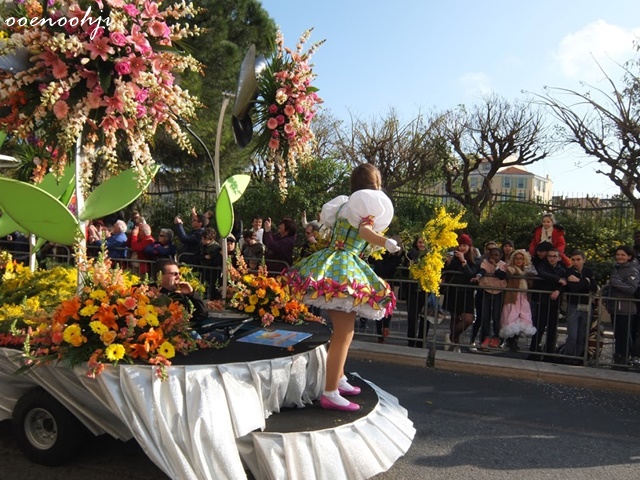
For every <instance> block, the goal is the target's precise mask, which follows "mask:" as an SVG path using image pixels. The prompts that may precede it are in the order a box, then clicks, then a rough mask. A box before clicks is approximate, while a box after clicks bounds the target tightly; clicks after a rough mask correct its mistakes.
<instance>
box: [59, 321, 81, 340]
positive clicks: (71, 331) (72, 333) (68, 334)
mask: <svg viewBox="0 0 640 480" xmlns="http://www.w3.org/2000/svg"><path fill="white" fill-rule="evenodd" d="M77 336H82V329H81V328H80V325H78V324H76V323H74V324H73V325H69V326H68V327H67V328H65V329H64V332H63V334H62V338H63V339H64V341H65V342H67V343H73V342H72V340H73V338H74V337H77Z"/></svg>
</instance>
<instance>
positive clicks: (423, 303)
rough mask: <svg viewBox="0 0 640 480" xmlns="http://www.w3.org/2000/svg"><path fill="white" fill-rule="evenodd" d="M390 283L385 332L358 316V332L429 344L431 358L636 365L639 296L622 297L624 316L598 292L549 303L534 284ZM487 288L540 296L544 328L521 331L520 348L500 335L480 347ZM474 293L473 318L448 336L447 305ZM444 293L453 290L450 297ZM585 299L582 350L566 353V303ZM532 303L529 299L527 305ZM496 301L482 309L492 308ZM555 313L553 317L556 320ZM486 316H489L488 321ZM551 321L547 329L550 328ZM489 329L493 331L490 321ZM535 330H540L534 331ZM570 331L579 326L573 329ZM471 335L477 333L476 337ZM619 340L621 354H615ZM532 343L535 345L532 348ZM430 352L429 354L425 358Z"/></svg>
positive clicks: (538, 318) (536, 320) (537, 317)
mask: <svg viewBox="0 0 640 480" xmlns="http://www.w3.org/2000/svg"><path fill="white" fill-rule="evenodd" d="M523 278H526V279H527V280H536V279H537V278H536V277H523ZM387 281H389V283H390V284H391V285H392V286H394V290H395V291H396V296H397V297H398V302H397V306H396V310H395V311H394V313H393V315H392V318H391V320H390V323H389V326H388V336H386V337H385V336H383V335H381V332H380V329H379V328H377V327H378V326H377V325H376V324H375V322H373V321H370V320H367V319H364V318H358V319H357V320H356V334H357V335H358V336H361V337H363V338H370V339H377V341H378V342H380V343H393V344H396V345H397V344H400V345H403V344H404V345H407V346H409V347H416V348H426V349H429V353H430V355H429V357H430V361H434V359H435V356H437V352H438V351H443V350H453V351H457V352H460V353H461V354H464V353H473V354H476V353H478V354H479V353H483V354H489V355H491V354H493V355H511V356H517V357H518V358H525V359H530V360H537V361H549V362H560V363H566V364H572V365H583V366H594V367H611V366H615V367H617V368H620V369H637V368H640V300H637V299H626V298H625V299H623V300H622V301H623V302H629V303H632V304H634V305H635V306H636V311H637V312H638V313H636V314H635V315H622V314H620V313H618V312H617V311H616V310H614V312H613V314H611V313H610V312H609V311H608V310H607V309H606V308H604V305H605V303H609V302H613V303H614V305H616V304H619V303H620V301H621V299H620V298H615V297H607V296H603V295H602V293H601V292H600V291H598V292H597V293H592V294H567V293H564V294H562V295H561V297H560V298H559V302H557V303H554V302H549V301H548V297H549V295H550V293H551V292H549V291H547V290H535V289H526V290H520V289H513V288H500V287H483V286H479V285H474V284H467V285H458V284H455V283H441V285H440V296H439V297H438V298H435V297H434V296H433V295H430V294H428V293H426V292H423V291H422V290H421V289H420V288H419V286H418V284H417V282H415V281H414V280H409V279H406V278H392V279H387ZM486 289H489V290H492V291H499V292H501V293H502V294H504V293H505V292H510V291H511V292H525V293H526V294H527V297H528V299H529V300H531V297H534V299H535V297H538V298H539V301H538V302H534V303H536V304H534V305H532V306H533V308H532V322H533V326H534V327H536V328H537V329H541V327H542V326H543V325H544V326H546V328H544V332H540V334H538V335H537V336H536V337H535V341H534V342H533V343H534V345H532V337H531V336H524V335H521V336H520V337H519V338H518V341H517V347H518V350H517V351H515V350H513V349H512V348H510V345H509V344H508V343H505V342H504V340H505V339H500V345H499V346H498V347H494V348H491V347H489V348H481V333H480V332H481V322H482V316H481V313H480V312H481V311H482V310H481V309H482V306H483V302H481V301H480V299H483V293H484V291H485V290H486ZM465 294H466V295H473V307H472V311H473V323H472V324H471V325H469V326H468V328H466V329H465V331H464V332H463V333H462V334H461V335H460V339H459V341H458V342H457V343H454V342H453V339H452V321H453V319H452V318H451V312H449V311H447V310H445V308H444V307H445V305H447V304H453V303H456V301H457V300H458V298H456V296H460V295H465ZM447 295H452V296H453V298H450V299H449V301H447V300H446V296H447ZM579 299H587V302H586V304H584V307H580V310H579V311H580V312H581V313H584V316H585V317H586V321H585V322H584V330H580V331H581V333H582V335H581V336H580V338H583V339H584V340H583V341H584V343H583V344H582V343H581V346H582V348H581V349H580V350H583V352H584V353H583V354H581V355H579V354H576V353H573V354H571V353H567V351H566V348H565V346H566V340H567V335H568V333H569V328H568V325H567V320H568V319H567V314H568V313H571V312H570V311H569V307H568V306H569V304H570V303H574V301H575V300H579ZM531 304H532V302H531V301H530V305H531ZM492 308H495V307H494V306H490V307H489V308H488V309H486V307H485V313H486V312H487V311H488V312H489V313H491V312H492ZM556 315H557V321H555V318H556ZM488 321H490V320H488ZM549 324H551V329H549V326H550V325H549ZM489 328H490V329H491V330H490V334H491V336H493V335H494V334H495V331H494V330H493V326H492V325H489ZM538 331H539V330H538ZM573 331H576V333H577V330H575V329H574V330H572V332H571V333H573ZM474 334H475V338H474ZM616 345H618V347H617V348H618V351H619V352H620V354H619V356H615V355H614V352H615V351H616ZM532 348H533V350H532ZM429 357H428V358H429Z"/></svg>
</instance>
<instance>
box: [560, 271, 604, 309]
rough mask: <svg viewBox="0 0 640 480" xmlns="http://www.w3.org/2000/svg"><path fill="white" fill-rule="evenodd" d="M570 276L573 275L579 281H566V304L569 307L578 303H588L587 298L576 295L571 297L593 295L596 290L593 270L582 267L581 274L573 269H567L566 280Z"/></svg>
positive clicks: (596, 285)
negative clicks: (580, 294) (582, 294)
mask: <svg viewBox="0 0 640 480" xmlns="http://www.w3.org/2000/svg"><path fill="white" fill-rule="evenodd" d="M571 275H575V276H576V277H578V278H579V279H580V281H579V282H570V281H568V280H567V286H566V287H565V291H566V292H567V302H569V303H570V304H571V305H577V304H579V303H581V304H583V305H585V304H587V303H589V297H583V296H578V295H572V294H574V293H595V292H596V291H597V290H598V284H597V283H596V281H595V280H594V278H593V270H591V269H590V268H589V267H582V272H579V271H578V270H576V269H575V268H573V267H569V268H568V269H567V278H568V277H570V276H571Z"/></svg>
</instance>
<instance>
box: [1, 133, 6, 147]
mask: <svg viewBox="0 0 640 480" xmlns="http://www.w3.org/2000/svg"><path fill="white" fill-rule="evenodd" d="M5 138H7V132H3V131H1V130H0V147H1V146H2V144H3V143H4V140H5Z"/></svg>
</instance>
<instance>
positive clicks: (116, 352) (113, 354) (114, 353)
mask: <svg viewBox="0 0 640 480" xmlns="http://www.w3.org/2000/svg"><path fill="white" fill-rule="evenodd" d="M104 353H105V355H106V356H107V358H108V359H109V360H111V361H112V362H117V361H118V360H122V359H123V358H124V347H123V346H122V345H121V344H119V343H112V344H111V345H109V346H108V347H107V349H106V350H105V352H104Z"/></svg>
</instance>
